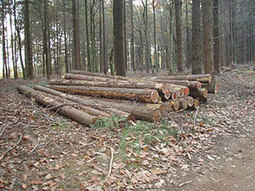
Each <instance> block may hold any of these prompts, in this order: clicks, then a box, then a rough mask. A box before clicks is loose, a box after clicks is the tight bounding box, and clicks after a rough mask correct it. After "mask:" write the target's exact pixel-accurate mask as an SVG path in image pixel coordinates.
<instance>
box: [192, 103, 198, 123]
mask: <svg viewBox="0 0 255 191" xmlns="http://www.w3.org/2000/svg"><path fill="white" fill-rule="evenodd" d="M198 110H199V107H198V108H197V110H196V114H195V117H194V121H193V125H195V124H196V119H197V114H198Z"/></svg>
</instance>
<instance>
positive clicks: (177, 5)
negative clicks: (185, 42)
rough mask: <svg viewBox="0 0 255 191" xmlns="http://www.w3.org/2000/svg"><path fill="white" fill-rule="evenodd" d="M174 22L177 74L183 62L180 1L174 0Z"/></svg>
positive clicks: (181, 70)
mask: <svg viewBox="0 0 255 191" xmlns="http://www.w3.org/2000/svg"><path fill="white" fill-rule="evenodd" d="M174 2H175V20H176V38H177V40H176V41H177V68H178V72H179V73H181V72H183V60H182V55H183V53H182V31H181V26H182V24H181V23H182V21H181V7H182V5H181V2H180V0H175V1H174Z"/></svg>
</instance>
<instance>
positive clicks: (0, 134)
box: [0, 123, 9, 137]
mask: <svg viewBox="0 0 255 191" xmlns="http://www.w3.org/2000/svg"><path fill="white" fill-rule="evenodd" d="M8 126H9V123H8V124H7V125H5V126H4V128H3V129H2V131H1V133H0V137H1V136H2V134H3V133H4V131H5V129H6V128H7V127H8Z"/></svg>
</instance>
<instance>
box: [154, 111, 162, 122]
mask: <svg viewBox="0 0 255 191" xmlns="http://www.w3.org/2000/svg"><path fill="white" fill-rule="evenodd" d="M161 118H162V115H161V112H160V110H159V109H155V110H154V112H153V121H154V122H158V121H160V120H161Z"/></svg>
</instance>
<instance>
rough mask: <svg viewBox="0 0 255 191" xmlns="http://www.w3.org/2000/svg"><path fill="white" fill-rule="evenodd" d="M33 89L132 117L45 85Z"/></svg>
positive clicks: (119, 115)
mask: <svg viewBox="0 0 255 191" xmlns="http://www.w3.org/2000/svg"><path fill="white" fill-rule="evenodd" d="M34 89H35V90H39V91H42V92H45V93H47V94H50V95H55V96H58V97H60V98H61V99H63V98H64V99H68V100H71V101H73V102H75V103H79V104H82V105H84V106H88V107H91V108H94V109H96V110H100V111H105V112H107V113H110V114H111V115H116V116H118V117H125V118H127V119H132V118H133V117H132V116H131V114H129V113H127V112H123V111H120V110H117V109H114V108H111V107H107V106H106V107H104V106H103V105H98V104H95V103H94V101H91V100H89V99H87V100H84V99H81V98H79V97H75V96H72V95H68V94H65V93H62V92H59V91H55V90H52V89H49V88H46V87H42V86H37V85H36V86H35V87H34Z"/></svg>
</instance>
